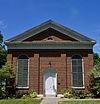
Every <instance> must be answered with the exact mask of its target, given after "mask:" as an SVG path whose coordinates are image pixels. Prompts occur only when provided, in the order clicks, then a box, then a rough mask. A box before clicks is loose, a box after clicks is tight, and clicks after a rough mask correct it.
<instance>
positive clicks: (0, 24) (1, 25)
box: [0, 20, 7, 29]
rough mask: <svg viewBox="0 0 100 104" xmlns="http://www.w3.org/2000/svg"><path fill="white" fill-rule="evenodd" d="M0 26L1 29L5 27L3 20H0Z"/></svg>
mask: <svg viewBox="0 0 100 104" xmlns="http://www.w3.org/2000/svg"><path fill="white" fill-rule="evenodd" d="M0 28H2V29H5V28H7V24H6V23H5V22H4V20H0Z"/></svg>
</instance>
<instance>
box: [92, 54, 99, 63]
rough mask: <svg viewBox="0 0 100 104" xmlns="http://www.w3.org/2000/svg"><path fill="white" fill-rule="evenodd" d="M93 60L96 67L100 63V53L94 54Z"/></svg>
mask: <svg viewBox="0 0 100 104" xmlns="http://www.w3.org/2000/svg"><path fill="white" fill-rule="evenodd" d="M93 59H94V65H96V64H97V63H98V62H100V56H99V54H98V53H94V54H93Z"/></svg>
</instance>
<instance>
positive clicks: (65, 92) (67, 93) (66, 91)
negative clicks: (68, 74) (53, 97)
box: [61, 88, 73, 98]
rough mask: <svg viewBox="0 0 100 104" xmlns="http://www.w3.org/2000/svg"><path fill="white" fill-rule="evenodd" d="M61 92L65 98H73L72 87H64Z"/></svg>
mask: <svg viewBox="0 0 100 104" xmlns="http://www.w3.org/2000/svg"><path fill="white" fill-rule="evenodd" d="M61 92H62V94H63V95H64V97H65V98H71V97H72V96H73V95H72V89H70V88H64V89H62V91H61Z"/></svg>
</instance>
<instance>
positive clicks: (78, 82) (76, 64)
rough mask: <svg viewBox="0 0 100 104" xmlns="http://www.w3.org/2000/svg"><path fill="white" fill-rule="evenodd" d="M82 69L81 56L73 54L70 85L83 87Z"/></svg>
mask: <svg viewBox="0 0 100 104" xmlns="http://www.w3.org/2000/svg"><path fill="white" fill-rule="evenodd" d="M83 77H84V70H83V61H82V57H81V56H79V55H74V56H73V57H72V87H76V88H77V87H84V82H83Z"/></svg>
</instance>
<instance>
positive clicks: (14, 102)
mask: <svg viewBox="0 0 100 104" xmlns="http://www.w3.org/2000/svg"><path fill="white" fill-rule="evenodd" d="M40 102H41V100H40V99H9V100H0V104H40Z"/></svg>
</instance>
